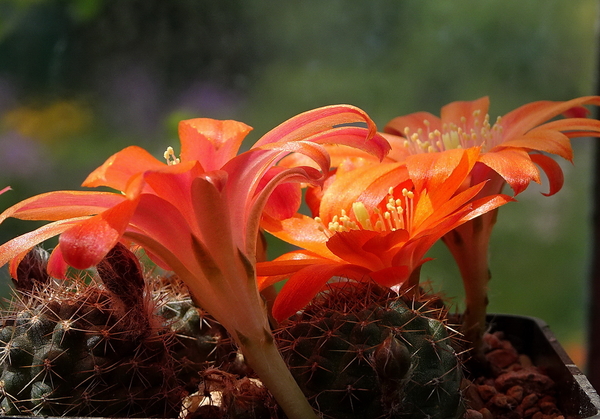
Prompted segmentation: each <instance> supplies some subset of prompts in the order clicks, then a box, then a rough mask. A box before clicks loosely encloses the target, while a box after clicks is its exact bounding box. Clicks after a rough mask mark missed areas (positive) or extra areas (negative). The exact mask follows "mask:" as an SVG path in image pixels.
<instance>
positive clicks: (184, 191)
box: [0, 105, 389, 418]
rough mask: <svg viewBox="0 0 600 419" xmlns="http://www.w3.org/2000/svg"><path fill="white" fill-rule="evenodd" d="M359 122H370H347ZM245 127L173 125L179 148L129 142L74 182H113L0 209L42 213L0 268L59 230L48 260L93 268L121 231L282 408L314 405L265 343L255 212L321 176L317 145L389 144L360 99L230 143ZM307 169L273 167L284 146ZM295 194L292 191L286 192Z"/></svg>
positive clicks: (59, 268)
mask: <svg viewBox="0 0 600 419" xmlns="http://www.w3.org/2000/svg"><path fill="white" fill-rule="evenodd" d="M357 122H360V123H366V124H367V127H368V128H359V127H356V126H352V125H348V124H353V123H357ZM250 129H251V128H250V127H248V126H247V125H245V124H242V123H240V122H236V121H215V120H211V119H195V120H189V121H183V122H182V123H181V124H180V129H179V134H180V139H181V154H180V157H176V156H175V153H174V152H173V150H172V149H171V148H169V149H168V150H167V152H166V153H165V158H166V160H167V162H166V163H165V162H161V161H159V160H157V159H155V158H154V157H153V156H151V155H150V154H149V153H148V152H147V151H145V150H143V149H141V148H139V147H128V148H125V149H124V150H122V151H120V152H118V153H116V154H115V155H113V156H112V157H110V158H109V159H108V160H107V161H106V162H105V163H104V164H103V165H102V166H101V167H99V168H98V169H96V170H95V171H94V172H93V173H91V174H90V175H89V176H88V178H87V179H86V180H85V182H84V183H83V186H87V187H97V186H107V187H110V188H113V189H116V190H117V191H120V192H117V193H112V192H96V191H93V192H87V191H86V192H82V191H58V192H50V193H46V194H42V195H38V196H35V197H33V198H30V199H27V200H25V201H23V202H20V203H18V204H16V205H14V206H13V207H11V208H9V209H7V210H6V211H4V213H2V214H0V222H2V221H3V220H4V219H6V218H7V217H15V218H20V219H28V220H47V221H52V222H51V223H49V224H47V225H45V226H43V227H41V228H39V229H37V230H35V231H33V232H31V233H27V234H25V235H23V236H20V237H17V238H15V239H13V240H11V241H9V242H7V243H5V244H3V245H2V246H0V266H1V265H4V264H5V263H6V262H8V261H10V260H12V262H11V271H13V274H14V271H15V270H16V267H17V264H18V261H19V260H21V258H22V257H23V256H24V254H25V253H26V252H27V251H28V249H30V248H31V247H33V246H34V245H36V244H38V243H40V242H42V241H44V240H46V239H47V238H49V237H52V236H55V235H58V234H60V238H59V245H58V247H57V248H55V249H54V251H53V253H52V255H51V258H50V262H49V266H50V270H52V271H53V273H54V274H57V275H60V274H62V272H64V267H65V266H66V265H65V262H66V264H68V265H71V266H73V267H75V268H78V269H84V268H88V267H90V266H94V265H95V264H97V263H98V262H100V260H101V259H102V258H103V257H104V256H105V255H106V254H107V252H108V251H109V250H110V249H111V248H112V247H113V246H114V245H115V244H116V243H117V242H119V241H121V240H123V239H124V240H129V241H132V242H134V243H137V244H138V245H141V246H142V247H143V248H144V249H146V251H147V252H148V253H149V254H150V255H151V257H152V258H153V259H154V260H156V261H157V262H158V263H160V264H161V265H163V266H165V267H168V268H170V269H171V270H173V271H174V272H175V273H177V275H178V276H179V277H180V278H181V279H182V280H183V281H184V282H185V283H186V285H187V286H188V287H189V289H190V292H191V293H192V295H193V296H194V297H195V299H196V300H197V301H198V302H199V303H200V304H201V305H202V306H203V308H205V309H206V310H208V311H209V312H210V313H211V314H212V315H213V316H214V317H215V318H216V319H217V320H219V321H220V322H221V323H222V324H223V325H224V326H225V327H226V328H227V329H228V331H229V332H230V333H231V334H232V336H233V337H234V338H235V339H236V341H237V342H238V343H239V344H240V346H241V348H242V351H243V352H244V354H245V355H246V357H247V359H248V361H249V363H250V365H252V366H253V368H254V369H255V371H256V372H257V373H258V374H259V376H261V378H262V379H263V381H264V382H265V384H266V385H267V386H268V387H269V388H270V390H271V391H272V392H273V394H274V395H275V397H276V398H277V399H278V401H279V403H280V404H281V405H282V407H283V409H284V410H286V413H287V414H288V416H289V417H298V418H300V417H301V418H304V417H313V413H312V409H310V406H309V405H308V403H307V402H306V400H304V397H303V395H302V393H301V391H300V390H299V389H298V388H297V385H296V384H295V382H294V381H293V378H292V377H291V375H290V374H289V371H287V368H286V366H285V364H284V363H283V360H282V359H281V357H280V355H279V354H278V352H277V349H276V348H275V346H274V344H273V339H272V336H271V333H270V331H269V330H270V329H269V324H268V318H267V314H266V312H265V309H264V304H263V301H262V299H261V297H260V295H259V291H258V289H257V282H256V276H255V268H254V265H255V262H256V253H257V237H258V234H259V225H260V221H261V216H262V214H263V211H266V213H268V214H269V216H270V217H274V219H277V218H283V217H285V216H288V215H291V214H293V213H295V211H296V210H297V206H298V205H299V202H300V189H299V186H298V185H297V184H298V183H300V182H302V183H309V184H314V183H318V182H320V181H322V179H323V176H324V175H323V173H326V172H327V171H328V170H329V156H328V154H327V153H326V151H325V148H324V147H323V146H322V145H321V144H320V143H332V142H333V143H335V142H339V143H340V144H346V145H350V146H356V147H359V148H362V149H365V150H368V151H370V152H374V153H376V154H378V155H379V157H380V158H382V157H383V155H384V154H385V153H386V152H387V151H388V148H389V145H388V144H387V143H386V142H385V140H383V139H382V138H381V137H379V136H378V135H376V129H375V125H374V124H373V122H372V121H371V120H370V119H369V118H368V116H367V115H366V114H365V113H364V112H363V111H361V110H360V109H358V108H355V107H352V106H346V105H340V106H329V107H324V108H320V109H315V110H313V111H309V112H306V113H303V114H300V115H298V116H296V117H294V118H292V119H290V120H288V121H286V122H284V123H283V124H281V125H279V126H278V127H276V128H275V129H273V130H272V131H270V132H269V133H267V134H266V135H265V136H263V137H262V138H261V139H260V140H259V141H258V142H257V143H256V144H255V145H254V147H253V148H251V149H250V150H249V151H247V152H245V153H242V154H239V155H237V156H236V153H237V152H238V148H239V146H240V144H241V142H242V140H243V139H244V137H245V136H246V135H247V133H248V132H249V131H250ZM294 152H297V153H302V154H304V155H306V156H308V157H309V158H310V159H311V160H312V161H313V162H314V163H315V165H316V166H317V167H318V168H320V169H321V170H316V169H315V168H313V167H292V168H279V167H277V166H275V164H276V163H277V162H278V161H279V160H280V159H281V158H282V157H284V156H286V155H288V154H290V153H294ZM290 196H291V197H292V199H291V200H290V199H288V198H290Z"/></svg>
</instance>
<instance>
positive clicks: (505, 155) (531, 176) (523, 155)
mask: <svg viewBox="0 0 600 419" xmlns="http://www.w3.org/2000/svg"><path fill="white" fill-rule="evenodd" d="M479 160H480V161H481V162H482V163H483V164H485V165H486V166H488V167H489V168H490V169H492V170H494V171H495V172H496V173H498V174H499V175H500V176H502V178H503V179H504V180H505V181H506V183H508V184H509V186H510V187H511V188H512V190H513V191H514V193H515V195H518V194H520V193H521V192H523V191H524V190H525V189H526V188H527V186H528V185H529V183H530V182H531V181H534V182H537V183H540V173H539V170H538V169H537V167H536V166H535V164H533V162H532V161H531V157H530V156H529V154H528V153H527V152H526V151H524V150H520V149H513V148H506V149H502V150H499V151H494V152H490V153H484V154H482V155H481V156H480V158H479ZM481 180H482V179H479V180H475V181H476V182H480V181H481Z"/></svg>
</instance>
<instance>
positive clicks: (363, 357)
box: [275, 282, 463, 419]
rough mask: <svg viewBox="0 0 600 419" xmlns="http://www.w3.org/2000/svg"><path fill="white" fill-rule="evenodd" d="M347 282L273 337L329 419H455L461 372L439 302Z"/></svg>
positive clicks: (459, 406) (459, 405) (318, 299)
mask: <svg viewBox="0 0 600 419" xmlns="http://www.w3.org/2000/svg"><path fill="white" fill-rule="evenodd" d="M415 294H418V293H411V295H412V297H410V296H409V294H405V295H398V294H397V293H396V292H394V291H392V290H390V289H385V288H382V287H380V286H378V285H375V284H374V283H364V282H362V283H358V282H345V283H344V284H343V285H342V286H340V284H339V283H338V284H337V286H335V287H332V288H330V289H329V290H328V291H326V292H324V293H322V294H321V295H319V296H317V297H316V298H315V299H314V300H313V301H312V302H311V303H310V304H309V305H308V306H307V307H306V308H305V309H304V310H303V311H302V312H300V313H298V314H296V315H295V316H294V317H292V318H291V319H290V321H289V322H288V323H287V324H286V325H285V326H283V327H281V328H280V329H279V330H278V331H277V332H276V334H275V336H276V338H277V340H278V341H279V344H280V347H281V350H282V352H283V354H284V358H285V359H286V361H287V363H288V364H289V366H290V369H291V370H292V372H293V374H294V377H295V378H296V380H297V381H298V383H299V384H300V387H301V388H302V390H303V391H304V392H305V394H306V395H307V396H308V397H309V399H310V400H311V403H312V404H313V406H314V407H315V408H317V409H318V410H319V411H320V412H321V413H322V414H323V415H324V417H327V418H329V417H331V418H379V417H382V418H403V419H404V418H407V419H417V418H419V419H422V418H437V419H450V418H458V417H460V416H461V415H462V413H463V406H462V403H461V391H460V389H461V382H462V378H463V376H462V365H461V363H460V360H459V358H458V356H457V354H456V352H455V350H454V348H453V345H452V344H453V339H454V338H455V336H454V334H453V333H452V332H451V330H452V329H451V328H448V327H447V325H446V324H445V319H446V315H447V312H446V310H445V309H444V307H443V305H442V304H441V303H440V300H439V299H438V298H435V297H432V296H431V295H428V296H427V297H426V298H418V297H415Z"/></svg>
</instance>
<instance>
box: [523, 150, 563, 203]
mask: <svg viewBox="0 0 600 419" xmlns="http://www.w3.org/2000/svg"><path fill="white" fill-rule="evenodd" d="M530 156H531V160H532V161H533V162H534V163H535V164H537V165H538V166H540V167H541V168H542V170H543V171H544V173H545V174H546V176H547V177H548V183H549V184H550V190H549V191H548V192H547V193H543V192H542V195H546V196H550V195H554V194H555V193H556V192H558V191H560V190H561V189H562V187H563V184H564V182H565V177H564V174H563V171H562V168H561V167H560V165H559V164H558V163H557V162H556V160H554V159H552V158H550V157H548V156H546V155H544V154H537V153H532V154H530Z"/></svg>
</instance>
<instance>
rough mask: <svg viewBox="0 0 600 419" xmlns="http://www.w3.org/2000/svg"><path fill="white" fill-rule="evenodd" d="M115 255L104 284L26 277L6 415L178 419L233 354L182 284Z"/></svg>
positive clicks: (7, 373)
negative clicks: (206, 378)
mask: <svg viewBox="0 0 600 419" xmlns="http://www.w3.org/2000/svg"><path fill="white" fill-rule="evenodd" d="M119 252H120V253H119ZM109 256H110V257H108V258H107V259H105V261H103V263H101V264H100V266H99V269H98V273H99V276H100V278H91V279H90V278H88V279H87V280H86V281H84V280H82V279H77V278H71V279H69V280H68V281H60V282H57V281H48V280H47V279H46V280H45V281H44V282H43V283H42V282H40V281H37V280H35V279H34V280H33V286H32V285H31V284H32V281H29V280H24V279H25V278H18V280H17V281H16V284H17V288H18V289H17V291H16V292H15V296H14V298H13V300H12V301H11V303H10V306H9V308H8V309H7V310H5V311H4V312H3V313H2V318H1V319H0V321H1V325H2V328H1V329H0V361H1V375H0V400H1V404H0V409H1V412H2V413H3V414H5V415H17V414H27V415H32V414H33V415H52V416H61V415H70V416H105V417H106V416H121V417H176V416H177V415H178V413H179V409H180V405H181V401H182V398H183V397H185V396H186V395H187V394H189V393H191V392H195V391H197V389H198V384H199V382H200V379H201V376H200V375H199V374H198V373H199V371H201V370H202V369H205V368H206V367H207V366H212V365H213V364H214V360H215V359H216V357H217V356H219V357H221V358H222V359H226V358H227V356H228V355H229V354H230V353H231V352H233V347H232V346H231V343H230V341H229V339H228V338H227V335H226V332H225V330H224V329H223V328H222V327H221V326H220V325H219V324H218V323H216V322H215V321H214V320H212V318H210V317H209V316H207V315H205V314H204V313H202V311H201V310H199V309H197V308H196V307H195V306H194V305H193V304H192V302H191V300H190V297H189V295H188V294H187V293H186V292H185V290H184V288H183V286H182V285H181V284H180V283H179V282H178V281H177V279H176V278H170V279H169V278H145V279H144V277H143V276H142V274H141V272H142V271H141V269H140V267H139V265H138V264H137V261H136V260H134V259H132V258H134V256H133V254H131V253H130V252H129V251H128V250H126V249H124V247H120V246H119V247H117V248H116V249H115V251H113V252H111V254H109ZM111 258H112V259H111ZM32 260H38V261H40V260H43V258H28V259H27V262H26V263H31V261H32ZM37 271H39V269H37V268H36V269H21V272H37ZM27 279H29V278H27ZM100 279H101V281H100ZM20 284H26V288H25V289H19V285H20Z"/></svg>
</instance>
